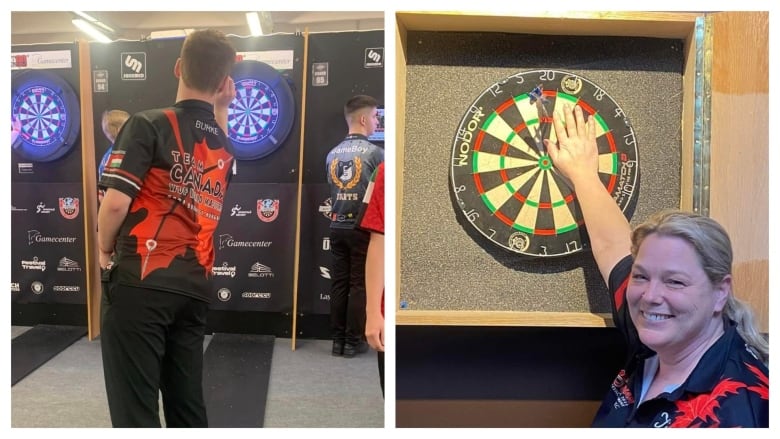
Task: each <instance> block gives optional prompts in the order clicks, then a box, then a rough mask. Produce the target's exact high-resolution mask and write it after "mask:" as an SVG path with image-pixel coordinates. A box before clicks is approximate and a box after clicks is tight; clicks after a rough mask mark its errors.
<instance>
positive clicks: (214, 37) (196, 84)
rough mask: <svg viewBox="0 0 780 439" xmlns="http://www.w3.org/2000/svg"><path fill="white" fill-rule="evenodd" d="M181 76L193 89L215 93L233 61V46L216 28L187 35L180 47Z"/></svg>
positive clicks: (234, 57)
mask: <svg viewBox="0 0 780 439" xmlns="http://www.w3.org/2000/svg"><path fill="white" fill-rule="evenodd" d="M180 57H181V77H182V80H183V81H184V83H185V84H186V85H187V86H188V87H191V88H194V89H195V90H198V91H201V92H205V93H216V91H217V90H219V86H220V84H221V83H222V81H223V80H224V79H225V76H228V75H230V72H231V71H232V70H233V66H234V65H235V63H236V49H235V48H234V47H233V45H232V44H231V43H230V41H229V40H228V39H227V36H226V35H225V34H224V33H223V32H221V31H218V30H216V29H202V30H197V31H195V32H192V33H191V34H189V35H187V38H185V40H184V45H182V48H181V54H180Z"/></svg>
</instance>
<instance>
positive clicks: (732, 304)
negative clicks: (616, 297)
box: [631, 210, 769, 364]
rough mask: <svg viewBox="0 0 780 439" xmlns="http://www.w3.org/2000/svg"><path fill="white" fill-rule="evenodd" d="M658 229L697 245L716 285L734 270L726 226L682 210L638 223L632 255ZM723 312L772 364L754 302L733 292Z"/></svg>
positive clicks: (699, 253) (702, 264)
mask: <svg viewBox="0 0 780 439" xmlns="http://www.w3.org/2000/svg"><path fill="white" fill-rule="evenodd" d="M653 233H657V234H659V235H661V236H674V237H677V238H681V239H684V240H685V241H687V242H688V243H689V244H691V246H693V248H694V250H695V251H696V254H697V255H698V257H699V262H700V263H701V266H702V268H703V269H704V272H705V273H707V277H708V278H709V280H710V282H711V283H712V284H713V285H714V284H717V283H719V282H720V281H722V280H723V278H724V277H725V276H726V275H729V274H731V265H732V261H733V258H734V254H733V251H732V248H731V240H730V239H729V235H728V233H726V230H725V229H724V228H723V226H721V225H720V224H718V223H717V222H716V221H715V220H713V219H712V218H708V217H706V216H702V215H699V214H695V213H690V212H682V211H679V210H666V211H663V212H659V213H657V214H655V215H653V216H652V217H650V218H649V219H648V220H647V221H645V222H644V223H642V224H640V225H639V226H637V227H636V228H635V229H634V231H633V232H632V233H631V255H632V256H634V257H635V258H636V254H637V251H638V250H639V246H640V245H641V244H642V241H644V239H645V238H646V237H647V236H649V235H651V234H653ZM723 314H724V315H725V316H726V317H727V318H729V319H731V320H733V321H734V322H736V324H737V332H739V335H741V336H742V338H743V339H745V341H746V342H747V344H748V345H750V346H751V347H753V350H754V351H755V353H756V354H757V355H758V357H759V358H760V359H761V360H762V361H763V362H764V363H765V364H769V343H768V342H767V340H766V338H764V337H763V336H762V335H761V333H760V332H759V330H758V328H757V326H756V321H755V317H754V315H753V310H752V309H751V308H750V305H749V304H747V303H745V302H743V301H741V300H739V299H737V298H736V297H735V296H734V292H733V291H731V292H729V296H728V300H727V301H726V306H725V307H724V308H723Z"/></svg>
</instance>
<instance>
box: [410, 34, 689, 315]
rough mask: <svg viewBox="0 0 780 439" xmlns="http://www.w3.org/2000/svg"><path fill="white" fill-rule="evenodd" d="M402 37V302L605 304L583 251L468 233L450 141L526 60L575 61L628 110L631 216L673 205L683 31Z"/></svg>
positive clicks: (491, 306)
mask: <svg viewBox="0 0 780 439" xmlns="http://www.w3.org/2000/svg"><path fill="white" fill-rule="evenodd" d="M408 41H409V42H410V44H409V47H408V49H409V50H408V51H407V71H406V86H407V90H406V93H407V101H406V108H405V109H404V110H405V112H406V121H407V122H406V132H405V142H404V144H405V148H404V173H403V185H404V190H403V200H402V201H403V218H402V220H401V224H402V226H401V231H400V233H401V255H400V261H401V262H400V264H401V266H400V270H401V273H400V274H401V285H400V299H401V307H402V308H403V307H404V306H406V307H407V308H408V309H411V310H435V311H456V310H482V311H549V312H583V313H590V312H593V313H609V312H610V304H609V299H608V295H607V292H606V288H605V286H604V284H603V281H602V279H601V277H600V275H599V272H598V269H597V267H596V265H595V262H594V261H593V256H592V254H591V253H590V252H589V251H580V252H578V253H573V254H571V255H569V256H565V257H560V258H545V259H543V260H539V259H531V258H528V257H523V256H520V255H517V254H513V253H511V252H509V251H506V250H505V249H502V248H498V247H497V246H495V245H489V244H487V243H485V242H484V241H485V239H483V240H480V239H479V238H480V237H481V236H475V234H474V233H470V231H471V227H470V225H468V224H462V223H461V221H460V218H459V215H458V214H459V213H460V212H458V211H456V209H455V207H454V206H453V202H452V196H451V190H450V186H451V185H450V177H449V171H450V167H451V163H452V145H453V141H454V138H455V134H456V131H457V127H458V126H459V123H460V121H461V118H462V117H463V115H464V114H465V113H466V110H468V109H469V107H470V105H471V104H472V102H474V100H475V99H476V98H477V97H478V96H479V95H480V94H481V93H483V92H484V91H485V90H486V89H487V88H488V87H489V86H490V85H492V84H495V83H496V82H498V81H501V80H503V79H505V78H507V77H509V76H510V75H514V74H516V73H520V72H525V71H530V70H564V71H570V72H572V73H575V74H578V75H581V76H583V77H585V78H587V79H588V80H590V81H592V82H593V83H595V84H597V85H598V86H599V87H601V88H602V89H603V90H605V91H606V92H607V93H608V94H609V95H610V96H611V97H612V99H613V100H615V101H616V102H617V103H618V104H619V105H620V106H621V108H622V109H623V111H624V112H625V114H626V115H627V117H628V118H629V119H630V121H631V125H632V127H633V129H634V132H635V135H636V143H637V148H638V151H639V163H640V177H639V178H640V181H641V188H640V192H639V199H638V202H637V206H636V210H635V212H634V215H633V218H632V223H633V224H636V222H637V221H641V220H644V219H646V218H647V217H648V216H649V214H651V213H653V212H655V211H658V210H662V209H664V208H673V207H678V206H679V198H680V175H679V173H680V166H681V165H680V144H681V137H680V131H681V117H680V114H681V113H682V92H681V90H682V66H683V52H682V41H679V40H670V39H656V38H636V37H631V38H618V37H567V36H540V35H523V34H503V33H476V32H475V33H465V32H409V34H408ZM421 206H424V208H420V207H421ZM460 216H462V215H460ZM467 226H468V227H467ZM399 312H403V311H399Z"/></svg>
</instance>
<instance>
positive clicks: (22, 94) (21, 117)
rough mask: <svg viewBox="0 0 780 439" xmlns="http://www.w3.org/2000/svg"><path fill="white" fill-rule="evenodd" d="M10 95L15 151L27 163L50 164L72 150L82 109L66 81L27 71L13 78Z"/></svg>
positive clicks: (47, 73) (40, 71)
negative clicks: (28, 161) (27, 161)
mask: <svg viewBox="0 0 780 439" xmlns="http://www.w3.org/2000/svg"><path fill="white" fill-rule="evenodd" d="M11 94H12V96H11V125H12V136H11V137H12V142H11V149H12V150H13V151H16V153H18V154H19V155H20V156H22V157H23V158H24V159H27V160H31V161H35V162H51V161H54V160H57V159H59V158H60V157H62V156H64V155H65V154H67V153H68V152H69V151H70V150H71V149H72V148H73V145H74V144H75V143H76V139H77V138H78V135H79V128H80V120H81V117H80V114H79V112H80V108H79V101H78V98H77V97H76V93H75V92H74V91H73V88H72V87H71V86H70V85H69V84H68V83H67V82H66V81H65V80H64V79H63V78H61V77H59V76H57V75H56V74H54V73H51V72H47V71H44V70H24V71H21V72H19V73H17V74H15V75H14V77H13V78H12V80H11ZM14 130H16V131H15V132H14Z"/></svg>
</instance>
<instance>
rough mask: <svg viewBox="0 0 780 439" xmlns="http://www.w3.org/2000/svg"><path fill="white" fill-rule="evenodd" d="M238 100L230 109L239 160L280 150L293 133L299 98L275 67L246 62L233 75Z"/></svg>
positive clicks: (229, 124)
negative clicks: (296, 100) (291, 131)
mask: <svg viewBox="0 0 780 439" xmlns="http://www.w3.org/2000/svg"><path fill="white" fill-rule="evenodd" d="M232 77H233V80H234V81H235V83H236V98H235V99H233V102H231V103H230V107H229V108H228V136H229V137H230V139H231V140H232V141H233V149H234V151H235V156H236V158H237V159H239V160H256V159H260V158H263V157H265V156H267V155H268V154H271V153H272V152H274V151H276V150H277V149H278V148H279V147H280V146H281V145H282V143H283V142H284V140H285V139H286V138H287V136H288V135H289V134H290V129H291V128H292V125H293V120H294V118H295V99H294V97H293V93H292V90H291V89H290V85H289V84H288V83H287V81H286V80H285V79H284V78H283V77H282V75H280V74H279V72H277V71H276V69H274V68H273V67H271V66H270V65H268V64H265V63H263V62H260V61H252V60H246V61H241V62H239V63H237V64H236V66H235V68H234V69H233V72H232Z"/></svg>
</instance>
